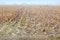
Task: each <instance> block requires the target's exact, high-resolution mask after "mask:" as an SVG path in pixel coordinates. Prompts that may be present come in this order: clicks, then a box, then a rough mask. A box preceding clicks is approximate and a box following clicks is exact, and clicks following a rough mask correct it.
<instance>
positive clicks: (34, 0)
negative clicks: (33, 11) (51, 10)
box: [0, 0, 60, 5]
mask: <svg viewBox="0 0 60 40" xmlns="http://www.w3.org/2000/svg"><path fill="white" fill-rule="evenodd" d="M21 4H23V5H26V4H28V5H36V4H37V5H60V0H0V5H21Z"/></svg>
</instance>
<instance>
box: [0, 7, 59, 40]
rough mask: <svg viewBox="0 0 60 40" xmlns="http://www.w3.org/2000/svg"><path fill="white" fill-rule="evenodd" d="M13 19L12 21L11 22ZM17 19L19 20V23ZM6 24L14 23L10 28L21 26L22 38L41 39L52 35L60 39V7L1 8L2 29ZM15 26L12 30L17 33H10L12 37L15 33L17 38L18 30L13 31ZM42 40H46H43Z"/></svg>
mask: <svg viewBox="0 0 60 40" xmlns="http://www.w3.org/2000/svg"><path fill="white" fill-rule="evenodd" d="M11 19H12V21H10V20H11ZM17 19H19V21H18V20H17ZM6 22H7V23H8V22H12V24H11V23H10V24H8V25H10V26H11V25H13V26H14V25H16V24H19V28H20V29H19V30H20V31H22V32H21V33H18V34H19V35H20V36H22V35H24V37H26V36H28V37H30V36H31V37H39V38H40V37H41V35H45V36H44V37H48V36H49V35H50V34H52V35H53V36H54V38H55V37H60V6H1V7H0V26H1V28H2V27H3V26H4V24H6ZM13 26H12V27H11V29H12V30H15V31H11V32H9V33H10V35H11V34H12V33H15V35H16V36H17V35H18V34H16V32H17V30H16V29H13ZM1 28H0V29H1ZM9 28H10V27H9ZM14 28H18V25H16V26H14ZM20 31H19V32H20ZM2 33H3V32H2ZM9 33H8V34H9ZM4 35H5V34H4ZM19 35H18V36H19ZM38 35H39V36H38ZM47 35H48V36H47ZM20 36H19V38H20ZM19 38H18V39H19ZM13 39H14V38H13ZM50 39H51V38H50ZM22 40H23V39H22ZM35 40H36V39H35ZM41 40H44V39H43V38H42V39H41ZM46 40H49V39H46ZM51 40H54V39H51ZM55 40H56V39H55Z"/></svg>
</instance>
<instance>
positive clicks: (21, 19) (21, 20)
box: [20, 12, 26, 26]
mask: <svg viewBox="0 0 60 40" xmlns="http://www.w3.org/2000/svg"><path fill="white" fill-rule="evenodd" d="M25 14H26V13H25V12H24V13H23V14H22V16H21V18H20V26H22V22H23V18H24V16H25Z"/></svg>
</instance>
